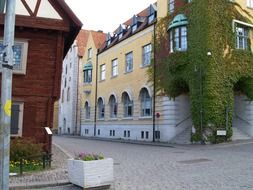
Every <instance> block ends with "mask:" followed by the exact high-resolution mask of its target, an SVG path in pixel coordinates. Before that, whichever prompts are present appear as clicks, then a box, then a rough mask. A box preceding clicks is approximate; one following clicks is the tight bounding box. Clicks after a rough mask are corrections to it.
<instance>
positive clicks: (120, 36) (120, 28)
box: [116, 25, 124, 39]
mask: <svg viewBox="0 0 253 190" xmlns="http://www.w3.org/2000/svg"><path fill="white" fill-rule="evenodd" d="M116 34H117V35H118V38H119V39H121V38H122V37H123V34H124V28H123V26H122V25H119V27H118V29H117V31H116Z"/></svg>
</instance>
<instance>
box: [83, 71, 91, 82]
mask: <svg viewBox="0 0 253 190" xmlns="http://www.w3.org/2000/svg"><path fill="white" fill-rule="evenodd" d="M83 72H84V83H91V82H92V70H91V69H88V70H84V71H83Z"/></svg>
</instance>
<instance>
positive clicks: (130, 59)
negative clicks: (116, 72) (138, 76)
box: [125, 51, 134, 73]
mask: <svg viewBox="0 0 253 190" xmlns="http://www.w3.org/2000/svg"><path fill="white" fill-rule="evenodd" d="M125 59H126V70H125V72H126V73H129V72H131V71H133V68H134V60H133V59H134V57H133V52H132V51H131V52H129V53H127V54H126V55H125Z"/></svg>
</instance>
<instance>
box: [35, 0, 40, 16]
mask: <svg viewBox="0 0 253 190" xmlns="http://www.w3.org/2000/svg"><path fill="white" fill-rule="evenodd" d="M40 3H41V0H38V1H37V4H36V7H35V10H34V13H33V14H34V16H35V17H36V16H37V14H38V11H39V8H40Z"/></svg>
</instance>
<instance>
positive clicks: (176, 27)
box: [168, 14, 188, 52]
mask: <svg viewBox="0 0 253 190" xmlns="http://www.w3.org/2000/svg"><path fill="white" fill-rule="evenodd" d="M187 24H188V21H187V18H186V17H185V15H184V14H179V15H177V16H175V18H174V19H173V20H172V22H171V23H170V24H169V27H168V32H169V48H170V52H175V51H186V50H187V27H186V26H187Z"/></svg>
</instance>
